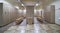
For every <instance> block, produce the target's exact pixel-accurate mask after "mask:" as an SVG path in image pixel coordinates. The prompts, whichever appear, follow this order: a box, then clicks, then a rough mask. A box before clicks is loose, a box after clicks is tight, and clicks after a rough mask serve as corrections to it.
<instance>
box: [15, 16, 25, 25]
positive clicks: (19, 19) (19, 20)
mask: <svg viewBox="0 0 60 33" xmlns="http://www.w3.org/2000/svg"><path fill="white" fill-rule="evenodd" d="M23 19H24V17H20V18H17V19H16V21H15V22H16V25H19V24H21V23H22V21H23Z"/></svg>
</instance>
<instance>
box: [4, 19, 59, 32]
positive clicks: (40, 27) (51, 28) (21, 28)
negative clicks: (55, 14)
mask: <svg viewBox="0 0 60 33" xmlns="http://www.w3.org/2000/svg"><path fill="white" fill-rule="evenodd" d="M34 20H35V21H34V24H32V25H28V24H27V25H26V20H24V21H23V23H22V24H20V25H16V26H11V27H9V29H8V30H6V31H5V32H4V33H60V26H58V25H56V24H48V23H47V24H45V23H43V24H41V23H39V22H38V21H37V20H36V19H34Z"/></svg>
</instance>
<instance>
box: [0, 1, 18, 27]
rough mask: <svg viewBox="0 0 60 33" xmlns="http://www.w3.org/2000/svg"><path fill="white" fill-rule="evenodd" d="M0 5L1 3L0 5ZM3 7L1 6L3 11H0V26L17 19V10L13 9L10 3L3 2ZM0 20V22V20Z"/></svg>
mask: <svg viewBox="0 0 60 33" xmlns="http://www.w3.org/2000/svg"><path fill="white" fill-rule="evenodd" d="M0 4H1V3H0ZM2 4H3V5H2V6H1V7H2V8H3V9H1V10H2V11H0V12H2V14H1V15H2V16H3V17H2V18H1V19H2V21H3V22H2V23H1V22H0V23H1V24H0V26H3V25H6V24H8V23H10V22H12V21H14V20H15V19H16V18H17V14H18V13H17V11H18V10H17V9H16V8H15V7H13V6H12V5H11V4H10V3H7V2H3V3H2ZM1 19H0V20H1Z"/></svg>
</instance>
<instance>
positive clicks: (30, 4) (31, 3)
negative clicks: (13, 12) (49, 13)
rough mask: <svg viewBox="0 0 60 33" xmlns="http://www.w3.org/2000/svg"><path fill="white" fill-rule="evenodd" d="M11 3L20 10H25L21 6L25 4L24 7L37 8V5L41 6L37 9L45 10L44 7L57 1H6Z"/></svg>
mask: <svg viewBox="0 0 60 33" xmlns="http://www.w3.org/2000/svg"><path fill="white" fill-rule="evenodd" d="M5 1H7V2H9V3H11V4H12V5H14V6H19V7H20V9H21V8H22V9H24V7H23V6H22V5H21V4H24V6H35V5H36V3H38V4H40V5H39V6H36V9H40V8H43V7H44V6H46V5H48V4H50V3H52V2H53V1H56V0H18V1H17V0H5Z"/></svg>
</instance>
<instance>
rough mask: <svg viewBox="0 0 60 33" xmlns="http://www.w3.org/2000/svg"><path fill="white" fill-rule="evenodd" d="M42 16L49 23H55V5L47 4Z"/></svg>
mask: <svg viewBox="0 0 60 33" xmlns="http://www.w3.org/2000/svg"><path fill="white" fill-rule="evenodd" d="M44 18H45V20H46V21H47V22H49V23H55V6H54V5H51V6H47V7H46V8H45V9H44Z"/></svg>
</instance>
